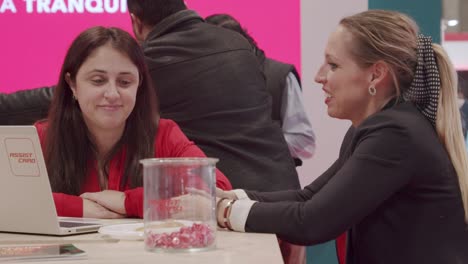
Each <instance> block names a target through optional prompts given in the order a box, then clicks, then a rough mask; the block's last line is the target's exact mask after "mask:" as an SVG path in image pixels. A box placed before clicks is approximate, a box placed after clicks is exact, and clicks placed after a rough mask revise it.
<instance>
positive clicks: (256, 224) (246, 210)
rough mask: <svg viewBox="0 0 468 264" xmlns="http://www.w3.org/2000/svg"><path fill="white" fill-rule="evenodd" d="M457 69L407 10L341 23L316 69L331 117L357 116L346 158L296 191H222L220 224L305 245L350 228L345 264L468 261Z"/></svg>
mask: <svg viewBox="0 0 468 264" xmlns="http://www.w3.org/2000/svg"><path fill="white" fill-rule="evenodd" d="M454 76H455V74H454V70H453V67H452V65H451V64H450V62H449V60H448V58H447V55H446V53H445V52H444V51H443V49H442V48H441V47H440V46H439V45H437V44H432V43H431V40H430V38H428V37H425V36H423V35H418V29H417V26H416V24H415V22H414V21H413V20H412V19H410V18H409V17H407V16H405V15H403V14H401V13H397V12H393V11H381V10H371V11H365V12H362V13H359V14H356V15H353V16H350V17H346V18H344V19H342V20H341V22H340V24H339V26H338V28H337V29H336V31H335V32H333V33H332V34H331V35H330V38H329V40H328V43H327V47H326V49H325V63H324V64H323V65H322V67H321V68H320V69H319V71H318V73H317V75H316V81H317V82H318V83H320V84H322V85H323V90H324V92H325V94H326V99H325V103H326V104H327V106H328V114H329V115H330V116H331V117H334V118H339V119H347V120H351V122H352V126H351V128H350V129H349V131H348V132H347V134H346V136H345V138H344V141H343V144H342V146H341V150H340V155H339V158H338V159H337V160H336V162H335V163H334V164H333V165H332V166H331V167H330V168H329V169H328V170H327V171H326V172H325V173H323V174H322V175H321V176H320V177H319V178H318V179H317V180H315V181H314V182H312V183H311V184H310V185H308V186H307V187H305V188H304V189H303V190H300V191H296V190H291V191H281V192H269V193H260V192H251V191H244V190H235V191H231V192H222V191H219V195H218V196H219V197H220V198H221V199H220V200H219V202H218V206H217V209H218V211H217V217H218V224H219V225H220V226H222V227H226V228H228V229H231V230H235V231H242V232H266V233H276V234H277V235H278V236H279V237H280V238H281V239H283V240H285V241H288V242H292V243H296V244H301V245H313V244H317V243H321V242H325V241H327V240H331V239H334V238H336V237H337V236H338V235H340V234H341V233H343V232H347V257H346V260H347V261H346V263H347V264H356V263H359V264H360V263H365V264H373V263H389V264H395V263H399V264H402V263H411V264H413V263H425V264H428V263H434V264H436V263H437V264H440V263H468V229H467V225H466V222H467V208H468V196H467V190H468V187H467V184H468V181H467V178H468V162H467V154H466V152H465V149H464V140H463V135H462V131H461V123H460V115H459V112H458V108H457V103H456V79H455V78H454Z"/></svg>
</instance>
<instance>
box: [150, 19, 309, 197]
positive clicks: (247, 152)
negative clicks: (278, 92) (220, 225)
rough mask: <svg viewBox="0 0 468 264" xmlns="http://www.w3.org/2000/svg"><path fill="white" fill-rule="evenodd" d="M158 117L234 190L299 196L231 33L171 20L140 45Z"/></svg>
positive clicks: (264, 101) (261, 87)
mask: <svg viewBox="0 0 468 264" xmlns="http://www.w3.org/2000/svg"><path fill="white" fill-rule="evenodd" d="M143 50H144V52H145V55H146V57H147V62H148V66H149V70H150V73H151V75H152V77H153V80H154V82H155V86H156V89H157V94H158V97H159V101H160V109H161V116H162V117H164V118H168V119H172V120H174V121H176V122H177V124H179V126H180V127H181V129H182V131H183V132H184V133H185V134H186V135H187V137H188V138H189V139H190V140H192V141H194V142H195V143H196V144H197V145H198V146H199V147H200V148H201V149H202V150H203V151H204V152H205V153H206V154H207V155H208V156H211V157H217V158H219V159H220V161H219V163H218V164H217V167H218V168H219V169H220V170H221V171H222V172H223V173H224V174H225V175H226V176H227V177H228V178H229V180H230V181H231V183H232V185H233V187H234V188H244V189H252V190H260V191H273V190H286V189H298V188H300V185H299V180H298V176H297V173H296V170H295V167H294V163H293V160H292V158H291V156H290V154H289V150H288V147H287V144H286V141H285V140H284V137H283V134H282V131H281V128H280V126H279V125H278V124H276V123H274V122H273V121H272V119H271V98H270V95H269V93H268V91H267V89H266V86H265V79H264V76H263V74H262V71H261V68H260V65H259V62H258V60H257V58H256V56H255V55H254V53H253V52H252V50H251V46H250V44H249V43H248V42H247V41H246V40H245V39H244V38H243V37H242V36H241V35H239V34H238V33H235V32H233V31H230V30H227V29H224V28H221V27H217V26H214V25H210V24H208V23H205V22H204V21H203V20H202V19H201V18H200V17H199V16H198V15H197V14H196V13H195V12H193V11H190V10H185V11H181V12H178V13H176V14H174V15H172V16H170V17H168V18H166V19H164V20H163V21H162V22H161V23H159V24H158V25H156V27H155V28H154V29H153V31H152V32H151V33H150V34H149V35H148V40H147V41H146V42H145V43H144V44H143Z"/></svg>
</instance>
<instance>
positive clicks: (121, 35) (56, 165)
mask: <svg viewBox="0 0 468 264" xmlns="http://www.w3.org/2000/svg"><path fill="white" fill-rule="evenodd" d="M107 44H110V45H111V46H112V47H113V48H115V49H116V50H118V51H119V52H121V53H122V54H125V55H126V56H127V57H128V58H129V59H130V60H131V61H132V62H133V63H134V64H135V66H136V67H137V68H138V72H139V75H140V85H139V87H138V90H137V95H136V102H135V107H134V109H133V110H132V112H131V114H130V115H129V117H128V119H127V120H126V125H125V129H124V132H123V134H122V137H121V139H120V140H119V141H118V143H117V144H116V145H115V146H114V147H113V148H112V149H111V151H110V152H109V153H108V154H107V156H106V158H105V159H104V160H103V161H101V164H102V169H103V172H104V174H105V175H106V176H108V169H109V163H110V160H111V159H112V157H113V156H114V155H115V154H116V153H117V152H118V151H120V150H122V148H124V149H125V151H126V157H125V160H124V161H123V162H124V164H122V166H124V168H125V169H124V175H123V178H122V180H121V186H120V188H121V189H122V188H123V187H124V186H126V185H127V184H129V185H130V186H131V187H136V186H142V185H143V181H142V170H141V167H140V166H141V165H140V164H139V160H140V159H144V158H148V157H154V138H155V135H156V131H157V127H158V122H159V110H158V103H157V98H156V94H155V89H154V87H153V84H152V79H151V77H150V75H149V73H148V69H147V66H146V64H145V59H144V54H143V51H142V50H141V48H140V46H139V45H138V43H137V42H136V41H135V40H134V39H133V38H132V36H130V35H129V34H128V33H127V32H125V31H123V30H121V29H118V28H104V27H93V28H90V29H88V30H86V31H84V32H82V33H81V34H80V35H79V36H78V37H77V38H76V39H75V40H74V41H73V43H72V44H71V46H70V48H69V49H68V52H67V54H66V57H65V60H64V62H63V66H62V70H61V72H60V77H59V81H58V84H57V87H56V88H55V92H54V97H53V100H52V104H51V107H50V111H49V115H48V127H47V131H46V134H47V135H46V141H45V160H46V164H47V171H48V173H49V178H50V184H51V187H52V190H53V191H54V192H62V193H67V194H74V195H78V194H80V191H81V187H82V184H83V183H84V181H85V179H86V176H87V175H88V173H89V171H90V170H91V169H92V167H91V166H93V163H92V161H94V160H96V159H97V150H96V145H95V144H94V142H93V140H92V137H91V136H90V134H89V131H88V128H87V126H86V124H85V122H84V120H83V116H82V113H81V110H80V107H79V105H78V103H77V102H76V101H75V100H74V98H73V94H72V90H71V88H70V86H69V85H68V84H67V82H66V80H65V78H66V75H67V74H70V79H71V81H72V82H75V80H76V74H77V73H78V70H79V69H80V67H81V65H83V63H84V62H85V61H86V60H87V58H88V57H89V56H90V55H91V53H92V52H93V51H95V50H96V49H97V48H99V47H102V46H104V45H107Z"/></svg>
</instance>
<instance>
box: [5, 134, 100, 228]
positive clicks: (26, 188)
mask: <svg viewBox="0 0 468 264" xmlns="http://www.w3.org/2000/svg"><path fill="white" fill-rule="evenodd" d="M0 212H1V214H2V216H1V219H0V232H14V233H31V234H45V235H56V236H63V235H73V234H81V233H91V232H96V231H97V230H98V229H99V227H101V226H102V224H100V223H99V220H98V219H96V221H90V222H87V221H84V219H80V218H77V219H76V221H73V218H67V219H68V220H67V221H59V220H60V219H59V218H58V217H57V211H56V210H55V204H54V200H53V197H52V190H51V187H50V183H49V177H48V175H47V169H46V165H45V161H44V156H43V155H42V149H41V144H40V141H39V137H38V134H37V130H36V127H34V126H0Z"/></svg>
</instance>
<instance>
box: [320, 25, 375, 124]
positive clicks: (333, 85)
mask: <svg viewBox="0 0 468 264" xmlns="http://www.w3.org/2000/svg"><path fill="white" fill-rule="evenodd" d="M353 45H354V44H353V37H352V34H351V33H350V32H349V31H348V30H347V29H346V28H344V27H342V26H339V27H338V28H337V29H336V30H335V32H333V33H332V34H331V35H330V37H329V39H328V43H327V46H326V48H325V62H324V64H323V65H322V66H321V67H320V69H319V71H318V72H317V74H316V76H315V81H316V82H318V83H320V84H322V85H323V88H322V89H323V91H324V92H325V95H326V98H325V103H326V104H327V106H328V115H329V116H331V117H335V118H339V119H348V120H351V122H352V123H353V124H355V125H356V124H359V123H360V122H361V121H362V120H363V119H365V118H366V117H367V116H368V106H369V103H370V100H371V95H370V94H369V91H368V88H369V86H370V85H371V81H372V72H371V69H370V68H369V69H363V68H362V67H361V66H359V65H358V64H357V62H356V61H355V60H354V58H353V57H352V54H351V53H350V49H352V47H353Z"/></svg>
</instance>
